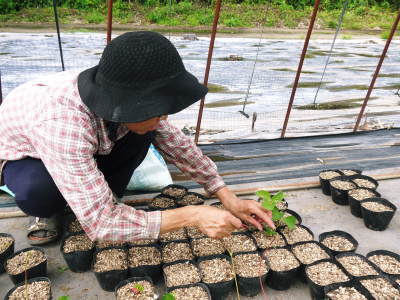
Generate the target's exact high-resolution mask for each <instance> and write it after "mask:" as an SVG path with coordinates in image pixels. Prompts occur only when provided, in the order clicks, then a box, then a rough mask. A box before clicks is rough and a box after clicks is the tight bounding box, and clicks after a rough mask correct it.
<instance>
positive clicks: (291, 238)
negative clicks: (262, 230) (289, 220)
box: [277, 225, 314, 245]
mask: <svg viewBox="0 0 400 300" xmlns="http://www.w3.org/2000/svg"><path fill="white" fill-rule="evenodd" d="M277 230H278V232H279V233H281V234H282V235H283V237H284V238H285V239H286V242H287V243H288V245H293V244H295V243H298V242H306V241H312V240H313V239H314V233H313V232H312V231H311V230H310V229H309V228H307V227H306V226H303V225H296V227H295V228H294V229H290V228H289V227H287V226H285V227H279V228H278V229H277Z"/></svg>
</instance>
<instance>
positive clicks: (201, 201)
mask: <svg viewBox="0 0 400 300" xmlns="http://www.w3.org/2000/svg"><path fill="white" fill-rule="evenodd" d="M190 195H192V196H196V197H197V198H199V199H200V200H199V202H196V203H190V204H185V203H184V202H183V201H184V199H185V197H186V196H190ZM206 200H207V198H206V197H205V196H203V195H202V194H199V193H195V192H187V193H186V195H185V196H183V197H182V198H180V199H177V200H176V203H177V204H178V206H179V207H183V206H187V205H203V204H204V201H206Z"/></svg>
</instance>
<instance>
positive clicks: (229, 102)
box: [204, 98, 255, 108]
mask: <svg viewBox="0 0 400 300" xmlns="http://www.w3.org/2000/svg"><path fill="white" fill-rule="evenodd" d="M241 99H242V98H234V99H227V100H221V101H215V102H212V103H207V104H205V105H204V106H205V107H207V108H217V107H230V106H238V105H243V104H244V101H240V100H241ZM253 103H255V102H254V101H247V104H253Z"/></svg>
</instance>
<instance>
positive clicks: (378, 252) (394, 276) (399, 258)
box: [366, 250, 400, 280]
mask: <svg viewBox="0 0 400 300" xmlns="http://www.w3.org/2000/svg"><path fill="white" fill-rule="evenodd" d="M374 255H386V256H390V257H393V258H394V259H396V260H397V261H398V262H399V263H400V255H399V254H397V253H394V252H391V251H387V250H375V251H371V252H369V253H368V254H367V255H366V257H367V259H368V260H369V258H370V257H371V256H374ZM371 263H372V264H374V263H373V262H372V261H371ZM374 265H376V266H377V267H378V268H379V270H380V271H381V272H382V273H383V274H385V275H386V276H389V277H390V278H392V279H394V280H396V279H400V273H399V274H392V273H387V272H385V271H383V270H382V269H381V268H380V267H379V265H377V264H374Z"/></svg>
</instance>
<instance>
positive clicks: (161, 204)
mask: <svg viewBox="0 0 400 300" xmlns="http://www.w3.org/2000/svg"><path fill="white" fill-rule="evenodd" d="M177 207H178V205H177V204H176V202H175V199H174V198H172V197H170V196H167V195H158V196H155V197H154V198H153V199H152V200H151V202H150V203H149V210H150V211H154V210H166V209H173V208H177Z"/></svg>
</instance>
